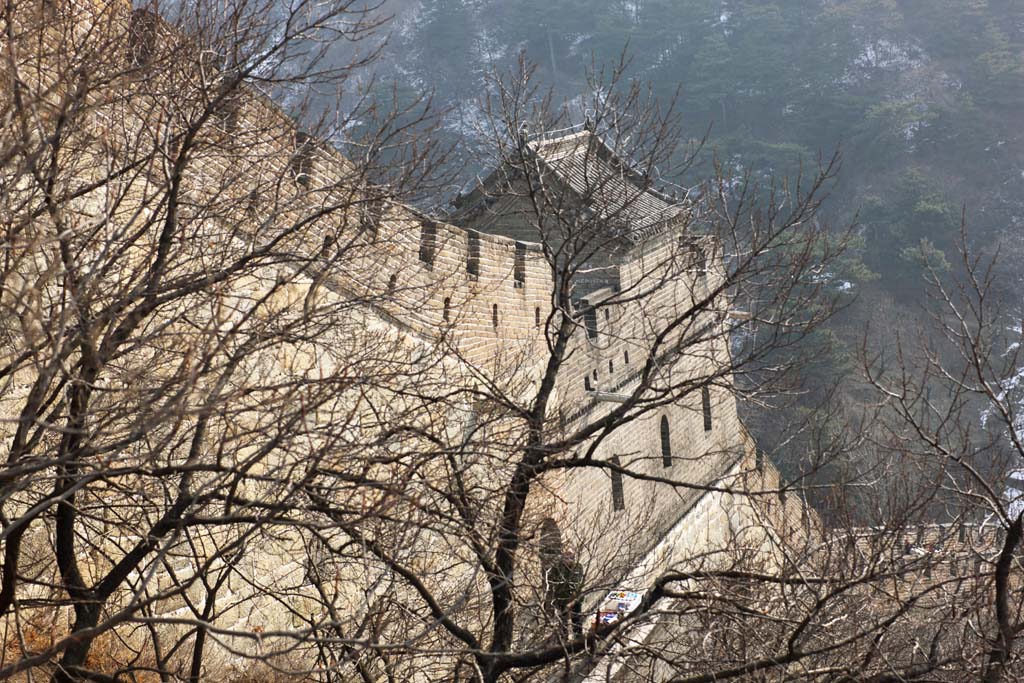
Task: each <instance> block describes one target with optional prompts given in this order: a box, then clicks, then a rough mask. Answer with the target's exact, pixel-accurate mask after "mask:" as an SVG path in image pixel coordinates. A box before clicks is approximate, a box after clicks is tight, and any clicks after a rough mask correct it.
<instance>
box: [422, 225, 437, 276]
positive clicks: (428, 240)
mask: <svg viewBox="0 0 1024 683" xmlns="http://www.w3.org/2000/svg"><path fill="white" fill-rule="evenodd" d="M436 251H437V223H434V222H433V221H426V222H425V223H423V225H421V226H420V261H423V263H426V264H427V265H428V266H433V265H434V254H435V252H436Z"/></svg>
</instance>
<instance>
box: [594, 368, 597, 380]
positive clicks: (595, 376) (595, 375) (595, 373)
mask: <svg viewBox="0 0 1024 683" xmlns="http://www.w3.org/2000/svg"><path fill="white" fill-rule="evenodd" d="M594 381H595V382H596V381H597V370H596V369H595V370H594Z"/></svg>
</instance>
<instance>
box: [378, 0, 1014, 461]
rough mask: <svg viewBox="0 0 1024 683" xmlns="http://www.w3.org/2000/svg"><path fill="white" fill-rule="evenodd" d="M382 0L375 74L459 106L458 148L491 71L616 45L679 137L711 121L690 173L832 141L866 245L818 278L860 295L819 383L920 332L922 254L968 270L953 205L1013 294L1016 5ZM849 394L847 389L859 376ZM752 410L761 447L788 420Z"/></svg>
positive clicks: (554, 74)
mask: <svg viewBox="0 0 1024 683" xmlns="http://www.w3.org/2000/svg"><path fill="white" fill-rule="evenodd" d="M382 11H383V12H385V13H387V12H390V13H392V14H393V15H394V19H393V21H391V22H390V24H389V25H388V29H387V30H388V31H389V32H390V38H389V41H388V43H387V45H386V47H385V50H384V53H383V58H382V60H381V61H380V62H379V65H378V72H379V75H380V83H381V84H382V85H383V84H388V85H389V86H394V87H395V88H397V90H396V91H397V92H398V93H399V96H400V97H401V96H402V95H403V93H404V94H406V95H407V96H408V97H409V98H412V97H414V96H415V95H417V94H420V93H424V92H428V91H433V93H434V97H435V99H436V101H437V102H438V103H439V104H441V105H446V106H450V107H451V111H450V112H449V113H448V114H447V115H446V116H445V120H444V125H443V126H442V130H441V133H440V134H441V135H442V137H445V138H447V140H448V141H449V142H454V141H456V140H457V141H459V147H460V148H463V149H464V148H466V145H471V144H472V142H473V138H474V136H475V135H476V130H475V124H476V123H477V122H478V121H479V119H480V112H479V101H480V98H481V96H482V95H483V93H484V91H485V90H486V88H487V81H486V78H485V74H486V73H487V72H488V71H490V70H498V71H502V70H504V69H508V68H510V67H512V66H513V65H514V64H515V62H516V59H517V58H518V57H519V55H520V54H521V53H522V54H525V56H526V57H527V58H528V59H529V60H531V61H532V62H534V63H535V64H536V65H537V69H538V79H539V80H540V81H542V82H544V83H547V84H550V85H551V86H552V87H553V88H554V90H555V92H556V93H557V97H559V98H562V99H564V100H565V101H567V102H569V101H571V100H572V99H573V98H574V97H577V96H578V95H579V94H580V93H581V92H583V91H585V90H586V89H587V87H588V86H587V83H586V80H585V74H586V72H587V69H588V68H593V67H594V66H595V65H596V66H597V67H598V68H600V67H601V65H605V64H611V63H615V62H616V61H618V59H619V57H620V55H621V54H622V53H623V51H624V50H625V51H626V53H627V54H628V55H629V57H630V59H631V60H632V64H631V67H630V70H629V74H630V76H631V77H633V78H636V79H639V80H641V81H649V82H650V83H651V84H652V85H653V87H654V89H655V91H656V93H657V94H658V96H659V98H661V99H663V100H664V101H666V102H667V101H669V100H670V99H671V98H672V96H673V94H674V93H675V92H676V91H677V89H680V90H681V99H680V101H679V105H680V106H681V113H682V117H683V120H684V125H685V134H686V135H687V137H690V138H693V139H700V138H702V137H703V136H704V135H705V134H706V133H709V137H708V140H707V143H706V145H705V147H704V148H703V153H702V157H701V160H702V163H699V164H697V165H695V166H694V167H693V168H691V170H690V177H688V178H683V179H680V180H681V181H682V182H683V183H684V184H694V183H697V182H699V181H700V180H702V179H704V178H707V177H708V176H709V175H710V174H711V173H712V162H713V160H718V161H719V162H721V163H722V164H723V166H724V168H725V170H726V172H730V173H736V174H738V175H739V174H742V173H743V172H745V171H747V170H749V171H751V172H752V177H753V178H754V179H756V180H763V181H768V180H769V179H770V178H775V179H781V178H793V177H794V176H795V175H796V174H797V173H798V172H799V169H800V167H801V164H814V163H816V161H817V159H818V158H819V155H824V156H826V157H827V156H829V155H830V154H831V153H832V152H833V151H834V150H836V149H837V148H838V149H840V150H841V151H842V159H843V163H842V170H841V173H840V175H839V179H838V182H837V184H836V186H835V188H834V189H833V191H832V194H831V198H830V200H829V202H828V203H827V204H826V206H825V209H824V212H823V214H822V215H823V217H824V219H826V220H828V221H830V222H832V223H834V224H836V225H843V224H849V223H850V222H852V221H857V223H858V225H859V227H858V230H859V241H858V242H857V244H856V245H855V246H856V253H854V254H851V255H850V258H848V259H846V263H847V265H848V268H847V269H846V272H833V273H827V274H824V275H823V277H827V278H830V279H831V283H830V284H831V286H833V287H834V289H835V291H836V294H837V296H839V297H840V298H841V299H843V300H844V302H845V303H849V304H850V306H849V307H848V308H847V309H846V310H845V311H844V312H843V313H842V314H841V315H840V316H838V317H837V318H836V319H835V320H834V321H833V322H832V324H831V326H830V328H829V329H827V330H823V331H822V332H821V334H820V336H819V337H820V338H819V341H821V342H822V343H823V344H824V345H825V346H827V347H828V349H829V350H830V352H829V353H823V354H822V356H821V357H822V363H821V364H820V367H816V368H809V369H808V370H809V373H810V375H811V379H812V386H814V387H816V388H821V387H826V386H831V385H834V384H836V381H835V380H836V378H837V377H839V376H841V375H842V374H843V373H846V372H848V371H850V370H851V368H852V367H853V366H854V365H855V357H856V353H855V351H856V349H857V347H858V346H859V344H860V342H861V341H862V339H863V338H864V337H865V330H867V331H868V334H867V341H868V343H869V344H873V345H875V346H876V347H877V348H879V349H882V350H887V349H888V350H890V351H891V350H892V347H893V340H894V339H895V337H896V334H897V333H899V332H905V331H909V330H910V329H912V328H913V327H914V325H915V324H916V321H918V320H919V318H920V315H921V308H922V306H923V304H924V301H925V288H924V286H923V273H924V264H925V262H927V263H929V264H930V265H931V266H932V267H933V268H935V269H937V270H938V271H940V272H945V273H947V274H948V275H949V276H950V277H952V276H954V275H955V274H956V273H957V271H958V269H959V268H960V261H959V257H958V253H957V245H958V236H959V227H960V223H961V209H962V208H966V211H967V214H966V215H967V221H968V224H969V227H970V235H969V236H970V240H971V244H972V245H973V246H974V247H975V248H977V249H979V250H982V251H985V252H988V253H992V252H994V250H995V249H996V247H998V248H999V249H1000V250H1001V257H1000V266H999V269H998V274H999V280H998V282H999V286H1000V288H1001V291H1002V292H1003V293H1004V294H1009V295H1010V296H1011V298H1012V299H1016V298H1017V297H1016V294H1015V292H1017V291H1019V289H1020V284H1021V280H1024V268H1022V266H1021V265H1020V264H1021V262H1022V257H1024V240H1022V239H1021V233H1022V230H1024V133H1022V123H1024V115H1022V113H1021V112H1024V3H1020V2H1017V1H1016V0H786V1H785V2H766V1H764V0H631V1H617V0H560V1H559V2H547V1H544V0H517V1H516V2H507V1H505V0H422V1H421V2H398V3H394V4H390V5H389V4H387V3H385V5H384V6H383V8H382ZM477 170H478V169H475V168H472V167H470V168H468V169H467V171H466V173H465V175H464V177H465V178H466V179H467V180H470V179H471V176H472V173H473V172H475V171H477ZM455 189H456V188H453V189H452V193H454V192H455ZM1011 303H1012V302H1011ZM1009 310H1011V311H1012V310H1013V306H1012V305H1011V307H1010V309H1009ZM1011 315H1016V314H1015V313H1011ZM843 393H844V394H845V396H844V398H845V399H846V400H847V401H851V402H854V403H856V401H857V391H856V389H855V386H854V383H852V382H850V383H849V384H848V385H847V386H846V387H845V388H844V392H843ZM763 417H764V416H762V418H763ZM750 419H751V421H752V422H754V423H755V426H756V423H759V422H760V423H762V428H761V429H759V430H758V431H760V432H762V434H761V435H760V438H761V440H762V443H764V444H766V445H767V444H769V443H770V442H771V441H772V432H773V431H774V430H773V429H772V428H771V426H770V424H769V423H772V422H778V415H775V416H774V417H769V418H767V419H758V417H757V416H756V415H753V416H751V418H750Z"/></svg>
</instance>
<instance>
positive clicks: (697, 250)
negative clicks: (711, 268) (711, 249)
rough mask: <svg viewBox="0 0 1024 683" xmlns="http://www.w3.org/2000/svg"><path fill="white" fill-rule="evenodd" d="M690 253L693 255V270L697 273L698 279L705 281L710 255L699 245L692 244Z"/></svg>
mask: <svg viewBox="0 0 1024 683" xmlns="http://www.w3.org/2000/svg"><path fill="white" fill-rule="evenodd" d="M690 251H691V252H692V255H693V269H694V272H696V273H697V279H698V280H703V279H704V278H705V277H706V276H707V274H708V255H707V252H705V251H704V248H703V247H702V246H700V245H699V244H692V245H691V246H690Z"/></svg>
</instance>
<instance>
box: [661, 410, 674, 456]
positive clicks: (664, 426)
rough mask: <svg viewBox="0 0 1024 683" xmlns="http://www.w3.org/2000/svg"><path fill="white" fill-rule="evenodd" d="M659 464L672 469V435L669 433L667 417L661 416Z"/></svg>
mask: <svg viewBox="0 0 1024 683" xmlns="http://www.w3.org/2000/svg"><path fill="white" fill-rule="evenodd" d="M661 464H662V466H663V467H672V435H671V434H670V433H669V426H668V417H667V416H666V415H662V416H661Z"/></svg>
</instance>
